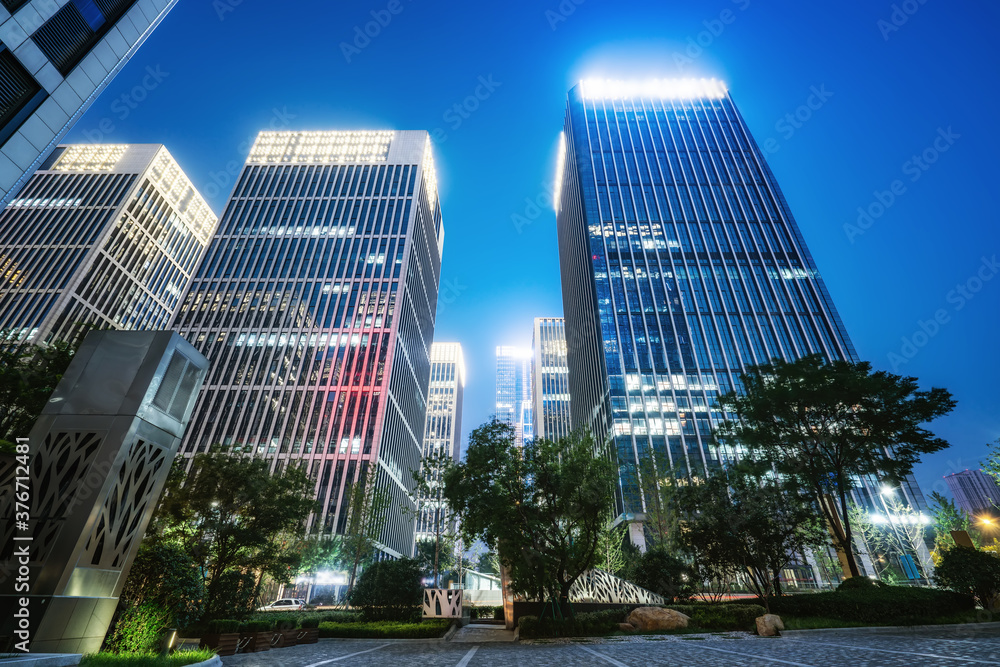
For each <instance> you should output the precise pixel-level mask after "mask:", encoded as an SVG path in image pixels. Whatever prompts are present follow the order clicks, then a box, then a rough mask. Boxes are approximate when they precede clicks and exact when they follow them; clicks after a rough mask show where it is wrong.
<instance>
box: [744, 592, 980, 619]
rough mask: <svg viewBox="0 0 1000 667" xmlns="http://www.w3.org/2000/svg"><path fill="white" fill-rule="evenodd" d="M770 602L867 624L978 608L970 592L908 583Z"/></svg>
mask: <svg viewBox="0 0 1000 667" xmlns="http://www.w3.org/2000/svg"><path fill="white" fill-rule="evenodd" d="M759 602H760V601H759V600H752V599H751V600H747V601H746V602H743V601H735V603H736V604H759ZM769 603H770V609H771V613H772V614H778V615H779V616H785V615H787V616H795V617H819V618H832V619H840V620H844V621H854V622H858V623H862V624H866V625H919V624H922V623H927V622H931V621H932V620H933V619H934V618H937V617H940V616H949V615H955V614H960V613H962V612H967V611H972V610H973V609H975V602H974V601H973V599H972V596H970V595H962V594H960V593H954V592H952V591H942V590H937V589H933V588H908V587H905V586H883V587H873V588H869V589H855V590H850V589H848V590H843V591H828V592H825V593H800V594H797V595H785V596H782V597H776V598H771V599H770V600H769Z"/></svg>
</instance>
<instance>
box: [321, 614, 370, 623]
mask: <svg viewBox="0 0 1000 667" xmlns="http://www.w3.org/2000/svg"><path fill="white" fill-rule="evenodd" d="M317 616H318V617H319V622H320V623H355V622H357V621H360V620H361V614H360V613H358V612H356V611H324V612H322V613H321V614H317Z"/></svg>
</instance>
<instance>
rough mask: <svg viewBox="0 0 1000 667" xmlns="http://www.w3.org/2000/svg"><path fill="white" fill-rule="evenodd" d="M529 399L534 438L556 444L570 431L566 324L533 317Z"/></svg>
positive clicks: (550, 318) (562, 321)
mask: <svg viewBox="0 0 1000 667" xmlns="http://www.w3.org/2000/svg"><path fill="white" fill-rule="evenodd" d="M531 350H532V359H531V395H532V397H533V398H534V409H533V410H532V414H533V416H534V431H535V437H536V438H545V439H547V440H559V439H560V438H565V437H566V436H567V435H569V432H570V431H571V430H572V420H571V419H570V407H569V406H570V400H569V366H567V365H566V364H567V362H566V320H564V319H563V318H561V317H536V318H535V327H534V333H533V335H532V338H531Z"/></svg>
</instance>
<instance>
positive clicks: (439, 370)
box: [416, 343, 465, 540]
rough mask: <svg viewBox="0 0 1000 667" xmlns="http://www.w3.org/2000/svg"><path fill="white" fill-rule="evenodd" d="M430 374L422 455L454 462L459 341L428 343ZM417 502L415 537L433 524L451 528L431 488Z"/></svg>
mask: <svg viewBox="0 0 1000 667" xmlns="http://www.w3.org/2000/svg"><path fill="white" fill-rule="evenodd" d="M430 378H431V379H430V385H429V387H428V389H427V425H426V427H425V428H424V443H423V444H424V446H423V455H424V456H425V457H427V456H431V455H441V454H443V455H446V456H448V457H450V458H451V459H452V460H453V461H455V462H456V463H457V462H458V460H459V457H460V455H461V449H462V397H463V394H464V392H465V358H464V357H463V355H462V345H461V344H460V343H434V344H433V345H431V375H430ZM434 481H435V482H440V480H434ZM436 488H439V487H436ZM417 502H418V504H419V505H420V515H419V517H418V519H417V527H416V532H417V534H416V539H418V540H420V539H434V536H435V532H436V529H435V525H437V526H438V528H437V530H439V531H441V532H449V531H451V530H453V529H454V520H453V519H452V517H450V516H448V513H447V504H446V503H444V502H443V501H442V500H441V497H440V496H439V495H438V494H436V493H434V492H433V490H432V493H431V494H429V495H427V496H421V497H419V498H418V499H417Z"/></svg>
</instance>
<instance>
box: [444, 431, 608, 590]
mask: <svg viewBox="0 0 1000 667" xmlns="http://www.w3.org/2000/svg"><path fill="white" fill-rule="evenodd" d="M614 477H615V468H614V465H613V464H612V462H611V460H610V458H609V457H608V456H607V454H606V448H605V447H604V446H600V445H599V443H596V442H595V441H594V439H593V437H592V436H590V435H589V434H586V433H580V432H576V433H573V434H571V435H570V436H568V437H566V438H563V439H561V440H559V441H558V442H553V441H550V440H544V439H536V440H535V441H533V442H529V443H527V444H525V446H524V447H523V448H519V447H517V446H516V445H515V444H514V431H513V429H512V428H511V427H510V426H509V425H507V424H504V423H503V422H499V421H496V420H494V421H491V422H488V423H486V424H483V425H482V426H480V427H479V428H477V429H476V430H474V431H473V432H472V434H471V436H470V438H469V448H468V451H467V454H466V460H465V461H464V462H462V463H459V464H456V465H454V466H451V467H449V469H448V470H447V471H446V472H445V475H444V480H445V489H444V495H445V498H446V499H447V500H448V503H449V505H450V506H451V508H452V509H453V510H454V511H455V512H456V513H457V514H458V515H459V517H460V518H461V525H462V530H463V533H464V536H465V538H466V541H468V542H470V543H471V542H474V541H475V540H476V539H481V540H483V542H485V543H486V544H488V545H496V548H497V551H498V554H499V557H500V561H501V563H502V564H503V565H504V566H505V567H506V568H508V571H509V573H510V582H511V586H512V587H513V588H514V590H515V591H517V592H519V593H524V594H526V595H528V596H530V597H534V598H536V599H548V600H553V601H554V600H559V601H560V602H564V601H566V600H567V599H568V597H569V589H570V587H571V586H572V585H573V583H574V582H575V581H576V580H577V579H578V578H579V577H580V575H581V574H583V573H584V572H585V571H587V570H589V569H591V568H592V567H594V566H595V563H596V561H597V558H598V555H599V554H598V547H599V542H600V539H601V534H602V532H603V531H604V529H605V526H606V525H607V520H608V518H609V516H610V514H611V512H612V501H613V489H612V481H613V479H614Z"/></svg>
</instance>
